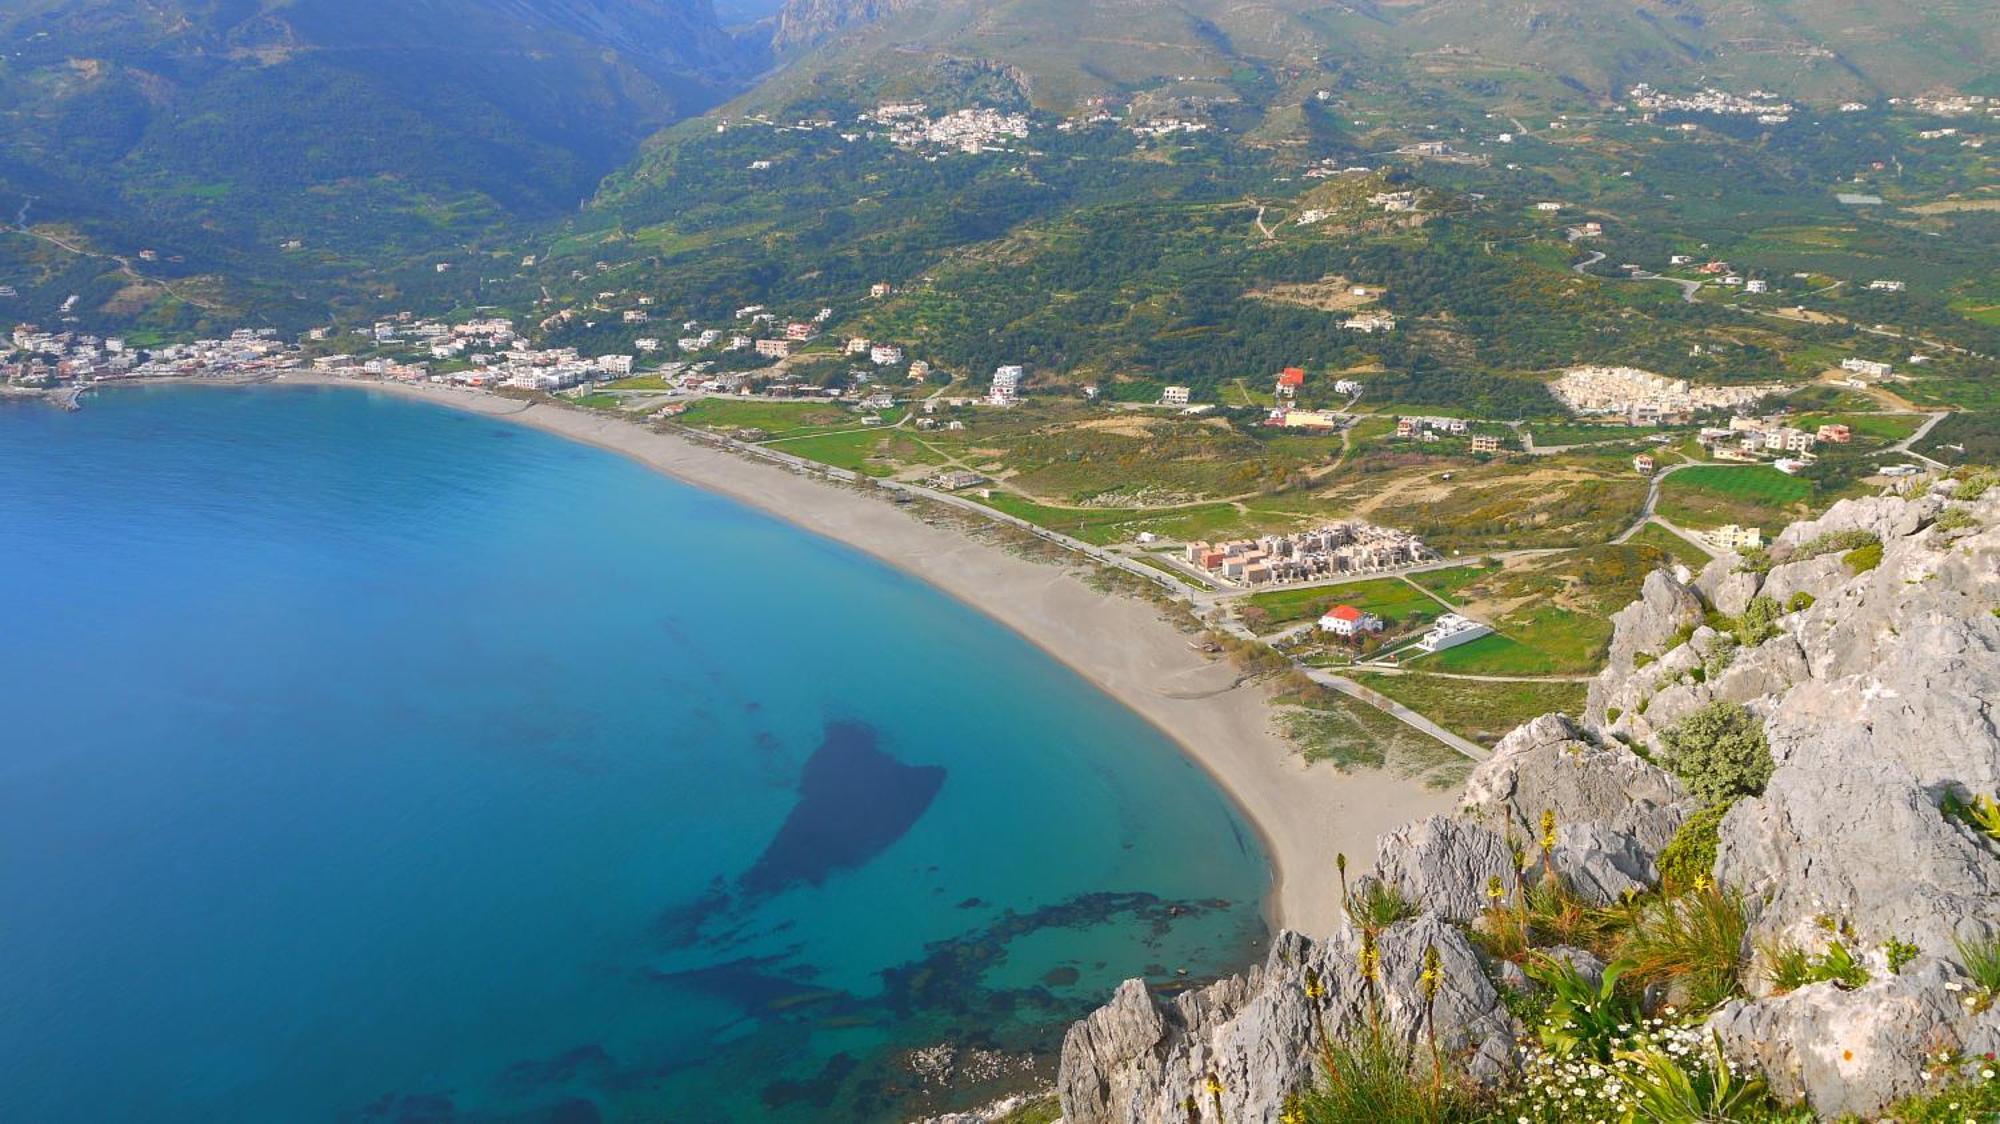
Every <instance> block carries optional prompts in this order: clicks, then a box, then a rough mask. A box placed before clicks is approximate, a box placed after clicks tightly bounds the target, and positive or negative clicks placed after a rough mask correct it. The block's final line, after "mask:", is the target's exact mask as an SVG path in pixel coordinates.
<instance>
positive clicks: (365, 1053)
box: [0, 388, 1269, 1124]
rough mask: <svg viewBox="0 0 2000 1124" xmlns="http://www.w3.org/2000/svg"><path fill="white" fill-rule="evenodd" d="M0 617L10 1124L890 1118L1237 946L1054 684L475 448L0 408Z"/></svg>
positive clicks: (575, 466)
mask: <svg viewBox="0 0 2000 1124" xmlns="http://www.w3.org/2000/svg"><path fill="white" fill-rule="evenodd" d="M0 588H4V589H5V590H6V591H7V592H6V593H5V595H4V601H0V605H4V612H0V721H4V726H0V1119H7V1120H34V1121H40V1122H49V1124H59V1122H65V1121H91V1122H99V1121H107V1120H147V1121H160V1122H178V1121H189V1122H193V1121H213V1120H225V1119H227V1120H259V1121H280V1120H282V1121H293V1120H297V1121H315V1120H384V1121H416V1120H422V1121H443V1120H551V1121H554V1120H563V1121H570V1120H574V1121H589V1120H653V1121H657V1120H675V1121H683V1120H686V1121H725V1120H728V1121H733V1120H746V1121H747V1120H760V1121H761V1120H773V1121H789V1120H799V1121H805V1120H815V1121H818V1120H876V1119H882V1120H889V1119H898V1118H900V1117H901V1116H903V1115H905V1114H908V1113H914V1112H919V1111H923V1110H927V1109H932V1108H937V1107H941V1106H944V1105H946V1104H949V1103H964V1102H966V1101H976V1100H978V1099H980V1098H981V1097H983V1096H985V1095H987V1094H989V1093H991V1092H993V1091H995V1090H996V1089H999V1088H1003V1087H1006V1086H1008V1085H1010V1084H1018V1083H1019V1082H1020V1081H1021V1080H1022V1077H1021V1074H1020V1072H1019V1070H1020V1067H1021V1066H1022V1065H1024V1064H1026V1063H1024V1062H1023V1061H1021V1060H1020V1058H1021V1056H1022V1055H1028V1056H1030V1057H1037V1056H1038V1057H1039V1058H1040V1059H1041V1063H1040V1064H1041V1065H1042V1066H1043V1068H1044V1069H1046V1066H1047V1051H1048V1050H1049V1049H1051V1048H1052V1047H1053V1046H1054V1044H1055V1043H1056V1042H1058V1041H1059V1035H1060V1029H1061V1025H1062V1023H1063V1021H1064V1020H1066V1019H1068V1018H1070V1017H1073V1016H1074V1015H1076V1014H1077V1013H1079V1012H1080V1011H1082V1010H1084V1009H1087V1008H1088V1007H1089V1006H1091V1005H1093V1004H1094V1003H1096V1002H1098V1001H1100V1000H1101V999H1102V997H1103V995H1104V993H1105V992H1106V991H1107V989H1109V988H1110V987H1111V986H1113V985H1115V983H1116V982H1117V981H1118V980H1119V979H1122V978H1124V977H1126V976H1129V975H1134V974H1141V973H1150V974H1152V975H1154V976H1155V977H1157V978H1159V979H1160V980H1161V981H1162V982H1171V981H1174V980H1177V979H1181V978H1183V977H1181V976H1179V975H1178V973H1179V972H1180V971H1183V970H1184V971H1185V972H1187V973H1188V975H1187V977H1185V978H1199V977H1201V976H1204V975H1212V974H1216V973H1220V972H1223V971H1227V970H1231V969H1233V968H1235V967H1238V966H1240V965H1241V964H1242V963H1243V962H1245V961H1246V960H1248V959H1250V958H1252V957H1254V956H1255V955H1256V954H1257V951H1256V950H1257V948H1258V947H1259V946H1260V945H1261V943H1262V941H1263V939H1264V936H1265V932H1264V927H1263V923H1262V920H1261V914H1260V905H1261V898H1262V895H1263V894H1264V893H1265V892H1266V890H1267V888H1268V881H1269V873H1268V867H1267V864H1266V860H1265V858H1264V856H1263V854H1262V852H1261V850H1260V849H1259V847H1258V845H1257V843H1256V841H1255V839H1254V836H1253V835H1252V834H1251V833H1250V831H1249V830H1248V829H1247V828H1246V827H1245V825H1243V823H1242V822H1241V821H1240V820H1239V819H1238V818H1237V816H1236V815H1235V813H1234V812H1233V811H1232V810H1231V809H1230V807H1229V806H1228V805H1227V804H1226V802H1225V801H1224V799H1223V798H1222V797H1221V796H1220V795H1219V794H1218V792H1217V791H1216V790H1215V788H1214V787H1213V786H1212V785H1211V784H1210V782H1209V781H1208V780H1207V778H1206V777H1205V776H1204V775H1203V774H1201V773H1200V772H1199V770H1197V769H1196V768H1194V767H1193V766H1192V765H1191V764H1190V763H1189V762H1187V761H1186V760H1185V759H1184V758H1183V757H1182V756H1181V755H1180V754H1179V753H1178V752H1177V751H1176V750H1175V749H1174V747H1173V746H1172V745H1171V744H1169V743H1168V742H1167V741H1166V740H1165V739H1164V738H1163V737H1162V736H1161V735H1160V734H1159V733H1158V732H1157V731H1154V730H1153V729H1151V728H1150V727H1148V726H1146V725H1145V724H1143V723H1142V722H1140V721H1139V720H1138V719H1137V718H1135V717H1133V716H1132V715H1131V714H1129V713H1128V712H1126V711H1124V710H1122V709H1121V708H1119V707H1118V706H1116V705H1115V704H1114V703H1112V702H1111V701H1110V700H1109V699H1108V698H1106V697H1105V696H1103V695H1102V694H1100V693H1098V692H1097V691H1095V690H1094V689H1092V688H1091V687H1089V686H1088V685H1087V684H1084V683H1082V682H1081V681H1079V680H1078V679H1077V678H1075V677H1074V676H1073V675H1071V674H1070V673H1068V672H1067V671H1066V670H1065V669H1063V668H1062V667H1061V666H1059V665H1057V664H1055V663H1054V662H1053V661H1051V660H1050V659H1049V658H1048V657H1046V656H1045V655H1043V654H1042V653H1040V652H1039V651H1037V650H1036V649H1034V648H1033V647H1031V646H1030V645H1028V644H1027V643H1025V642H1024V641H1022V640H1021V639H1019V638H1018V637H1016V636H1014V635H1013V634H1012V633H1009V632H1007V631H1006V630H1004V629H1002V628H1001V627H999V626H998V625H995V624H993V623H992V622H990V621H988V620H987V619H986V618H984V617H982V616H980V615H978V614H976V613H974V612H972V611H970V610H968V609H966V608H965V607H963V606H961V605H959V604H957V603H955V602H953V601H951V600H949V599H947V598H945V597H943V596H942V595H939V594H937V593H936V592H934V591H932V590H931V589H929V588H928V587H926V586H923V585H922V584H920V583H918V582H916V581H914V580H913V579H910V578H908V577H906V576H904V575H902V574H900V573H897V572H895V571H893V570H891V569H888V568H886V567H884V566H882V565H880V564H879V563H877V562H875V561H873V560H872V559H869V558H867V557H866V556H864V555H861V554H859V553H858V552H855V551H852V550H850V549H847V548H845V547H842V546H839V545H837V544H833V543H829V542H827V541H825V540H822V539H818V538H815V537H813V536H810V535H807V534H804V533H802V532H800V531H798V530H796V529H794V528H791V527H789V526H787V525H785V524H783V523H780V522H778V521H775V520H772V519H770V518H767V517H765V516H763V515H761V514H759V513H756V512H754V511H752V510H750V509H747V508H745V507H742V506H740V505H738V504H735V503H732V502H730V501H727V500H724V499H720V498H717V497H714V496H710V495H707V494H705V493H702V492H699V491H696V490H693V489H690V488H687V487H683V486H681V485H678V484H676V483H673V482H671V481H668V480H666V479H663V478H661V477H659V476H657V475H655V474H652V473H650V472H648V471H646V470H644V469H642V468H640V467H639V466H637V465H634V464H632V463H630V462H627V461H625V460H623V459H620V458H618V457H615V456H612V455H610V454H607V453H604V452H601V451H598V450H595V449H590V448H586V447H582V446H577V445H574V444H571V443H568V442H564V441H561V440H559V439H556V438H554V437H550V436H547V435H544V434H540V433H537V432H533V431H529V430H526V429H522V428H519V427H514V426H509V425H506V424H505V423H501V422H495V421H491V420H487V419H481V418H475V417H470V416H465V415H461V414H457V413H453V412H450V411H446V410H443V409H440V408H437V407H433V406H428V405H423V404H414V403H409V402H404V401H400V400H394V399H389V398H386V397H381V396H375V395H368V394H364V393H360V392H354V391H346V390H319V389H305V388H282V389H281V388H270V389H259V390H220V389H210V388H159V389H152V390H120V391H115V392H107V393H101V394H98V395H96V396H94V397H92V398H90V399H88V400H87V402H86V408H85V410H84V411H83V412H81V413H78V414H62V413H59V412H57V411H54V410H52V409H47V408H44V407H41V406H36V405H16V406H7V407H0ZM945 1042H949V1043H952V1044H953V1045H954V1046H955V1048H956V1051H957V1052H956V1055H955V1058H956V1060H957V1062H958V1064H957V1065H955V1066H951V1067H945V1068H944V1069H943V1070H942V1071H940V1070H939V1067H936V1066H926V1067H922V1068H924V1070H925V1072H924V1073H922V1074H920V1073H919V1072H917V1071H916V1070H915V1069H913V1068H912V1065H911V1060H910V1052H911V1051H912V1050H913V1049H916V1048H919V1047H927V1046H934V1045H936V1044H939V1043H945ZM978 1049H995V1050H997V1051H998V1052H999V1053H1001V1054H1004V1055H1006V1057H1007V1059H1008V1060H1006V1061H1005V1062H1004V1063H996V1062H995V1061H994V1059H993V1058H992V1057H991V1056H987V1055H984V1054H981V1055H978V1056H977V1057H976V1058H975V1056H974V1051H975V1050H978ZM1038 1052H1039V1053H1038ZM935 1056H936V1055H935V1052H933V1054H932V1055H931V1058H932V1060H935ZM990 1070H997V1071H998V1072H997V1073H992V1074H989V1072H988V1071H990Z"/></svg>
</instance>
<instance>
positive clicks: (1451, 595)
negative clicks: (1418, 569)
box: [1410, 564, 1493, 601]
mask: <svg viewBox="0 0 2000 1124" xmlns="http://www.w3.org/2000/svg"><path fill="white" fill-rule="evenodd" d="M1491 573H1493V568H1492V567H1489V566H1486V565H1484V564H1481V565H1478V566H1454V567H1453V568H1451V569H1449V570H1427V571H1425V572H1423V573H1421V574H1411V575H1410V580H1411V581H1413V582H1416V583H1417V584H1418V585H1420V586H1423V587H1424V588H1425V589H1427V590H1429V591H1431V592H1432V593H1435V594H1437V595H1438V596H1439V597H1442V598H1444V599H1445V600H1447V601H1453V600H1456V599H1457V598H1458V593H1459V591H1460V590H1462V589H1464V588H1465V587H1466V586H1468V585H1471V584H1472V583H1473V582H1476V581H1478V580H1479V579H1480V578H1483V577H1485V576H1486V575H1488V574H1491Z"/></svg>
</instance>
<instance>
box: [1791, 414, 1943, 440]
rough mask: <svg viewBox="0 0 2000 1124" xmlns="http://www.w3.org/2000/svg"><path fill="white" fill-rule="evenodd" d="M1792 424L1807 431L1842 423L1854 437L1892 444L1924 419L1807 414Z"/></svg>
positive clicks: (1908, 415) (1915, 415) (1912, 415)
mask: <svg viewBox="0 0 2000 1124" xmlns="http://www.w3.org/2000/svg"><path fill="white" fill-rule="evenodd" d="M1792 424H1794V425H1796V426H1798V427H1799V428H1800V429H1803V430H1806V431H1808V432H1811V431H1815V430H1817V429H1819V427H1820V426H1823V425H1836V424H1838V425H1844V426H1847V427H1848V428H1849V429H1852V430H1853V431H1854V436H1856V437H1859V438H1873V439H1874V440H1876V441H1880V442H1882V443H1884V444H1891V445H1892V444H1894V443H1896V442H1898V441H1901V440H1902V439H1904V438H1905V437H1908V436H1909V435H1910V434H1912V433H1915V432H1916V431H1917V428H1918V427H1919V426H1921V425H1923V424H1924V419H1923V418H1922V417H1921V416H1920V415H1917V414H1808V415H1806V416H1803V417H1800V418H1798V419H1796V420H1795V421H1794V422H1793V423H1792ZM1834 447H1835V448H1837V447H1838V446H1834Z"/></svg>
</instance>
